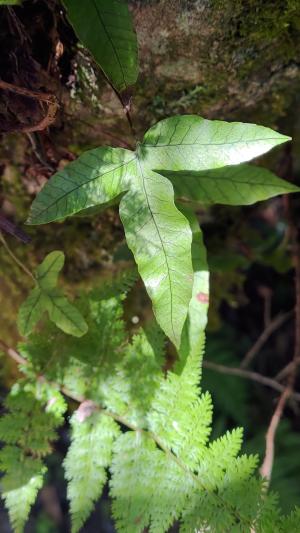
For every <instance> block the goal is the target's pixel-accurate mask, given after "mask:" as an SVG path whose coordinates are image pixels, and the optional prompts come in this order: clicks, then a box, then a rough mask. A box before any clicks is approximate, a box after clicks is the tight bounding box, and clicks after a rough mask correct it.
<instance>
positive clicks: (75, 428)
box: [0, 235, 299, 533]
mask: <svg viewBox="0 0 300 533" xmlns="http://www.w3.org/2000/svg"><path fill="white" fill-rule="evenodd" d="M197 237H198V238H199V235H198V236H197ZM200 259H201V258H199V263H198V265H200V264H201V265H202V271H201V269H200V266H199V267H198V269H199V270H198V274H199V277H198V283H199V285H198V288H201V287H202V288H203V283H206V284H207V275H206V274H207V273H206V272H205V271H204V270H203V269H204V258H203V257H202V259H201V260H200ZM134 279H135V274H134V273H129V274H128V275H125V276H123V277H122V278H121V279H120V280H116V284H115V285H116V286H115V287H113V286H111V287H110V286H108V285H107V286H106V287H104V288H102V289H101V288H100V289H94V290H92V291H91V292H90V293H88V294H86V293H84V294H82V296H81V298H80V299H79V300H78V301H77V302H76V305H77V308H78V312H80V313H81V314H82V315H83V316H84V319H85V321H86V324H87V325H88V328H89V329H88V332H87V333H86V335H84V336H82V337H80V338H77V337H74V336H71V335H68V334H66V333H65V332H63V331H62V330H60V329H58V328H57V327H56V326H55V325H54V324H53V323H52V322H50V321H45V322H44V323H43V325H42V326H41V328H40V330H39V331H38V332H35V333H32V334H31V335H30V336H29V338H28V340H27V341H26V342H23V343H21V344H20V346H19V351H20V355H21V356H22V357H23V361H24V362H23V364H22V365H21V367H20V369H21V370H22V372H23V374H24V377H23V378H22V379H21V380H19V382H18V383H17V384H16V385H15V386H14V387H13V388H12V391H11V392H10V394H9V396H8V398H7V401H6V410H7V413H6V414H4V416H3V417H2V419H1V422H0V437H1V440H2V441H3V442H4V446H3V448H2V450H1V452H0V464H1V470H2V472H3V474H4V475H3V478H2V492H3V498H4V501H5V505H6V507H7V509H8V512H9V515H10V519H11V524H12V527H13V529H14V531H15V532H16V533H21V532H22V531H23V528H24V524H25V522H26V519H27V518H28V515H29V512H30V508H31V506H32V504H33V503H34V501H35V499H36V496H37V493H38V490H39V489H40V488H41V486H42V484H43V479H44V475H45V471H46V467H45V464H44V463H43V458H44V457H45V456H46V455H48V454H49V453H51V443H52V442H53V441H55V439H56V438H57V435H56V430H57V428H58V427H59V426H60V425H61V424H63V422H64V418H63V414H64V412H65V410H66V403H65V401H64V399H63V396H66V397H70V398H72V399H73V400H77V401H78V402H79V406H78V408H77V409H76V410H75V411H74V412H73V414H72V416H71V419H70V425H71V443H70V447H69V450H68V453H67V455H66V458H65V460H64V470H65V477H66V480H67V483H68V489H67V494H68V499H69V502H70V514H71V522H72V531H73V532H74V533H75V532H77V531H79V530H80V529H81V527H82V526H83V525H84V523H85V521H86V519H87V518H88V516H89V515H90V513H91V512H92V510H93V507H94V504H95V502H96V501H97V500H98V498H100V496H101V493H102V490H103V487H104V486H105V484H106V483H107V482H108V483H109V491H110V496H111V499H112V515H113V518H114V521H115V525H116V529H117V531H120V532H126V533H128V532H129V533H131V532H132V533H133V532H136V533H138V532H142V531H144V530H145V528H147V527H149V530H150V531H151V532H157V533H162V532H165V531H168V530H169V528H170V527H171V526H172V524H174V523H175V522H176V523H178V524H179V527H180V531H182V532H194V531H211V532H220V533H221V532H222V533H223V532H227V531H228V532H232V531H236V532H243V533H244V532H250V531H256V532H264V533H265V532H270V533H271V532H274V531H278V532H289V533H290V532H293V531H295V532H296V531H297V524H298V523H299V511H298V510H296V511H295V512H294V513H292V514H291V515H290V516H288V517H282V516H281V515H280V512H279V509H278V506H277V499H276V496H275V495H272V494H268V495H267V494H266V491H265V490H264V482H263V480H261V479H259V478H258V477H257V476H256V475H255V470H256V466H257V457H255V456H253V455H250V456H246V455H239V453H240V449H241V444H242V430H241V429H239V428H238V429H236V430H233V431H231V432H227V433H226V434H225V435H224V436H223V437H222V438H219V439H217V440H215V441H213V442H210V440H209V435H210V431H211V422H212V402H211V397H210V395H209V393H208V392H202V391H201V389H200V387H199V380H200V375H201V361H202V355H203V349H204V333H203V329H201V330H199V328H198V331H196V329H195V328H194V329H193V317H194V315H193V314H192V313H191V314H190V320H189V328H188V331H187V335H186V340H185V343H183V346H182V351H181V359H180V360H179V361H178V363H177V364H176V365H175V371H169V372H167V373H165V372H164V370H163V369H164V367H165V339H164V336H163V334H162V332H161V330H159V329H158V328H157V326H154V325H153V326H151V327H149V328H146V329H139V330H137V331H136V332H135V333H134V334H131V335H129V333H127V331H126V327H125V322H124V319H123V308H122V307H123V300H124V297H125V292H126V291H127V290H128V288H129V287H130V285H131V284H132V283H133V282H134ZM203 306H204V307H203V309H205V304H203ZM204 314H205V312H204ZM198 319H199V317H197V316H196V317H195V320H198ZM187 345H189V351H188V354H186V351H185V348H186V346H187Z"/></svg>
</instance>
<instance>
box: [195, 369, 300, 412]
mask: <svg viewBox="0 0 300 533" xmlns="http://www.w3.org/2000/svg"><path fill="white" fill-rule="evenodd" d="M203 366H204V368H209V369H210V370H215V371H216V372H220V373H221V374H228V375H230V376H237V377H239V378H244V379H249V380H250V381H255V382H256V383H259V384H260V385H265V386H266V387H270V388H271V389H274V390H276V391H278V392H281V393H283V392H284V391H285V389H286V387H285V386H284V385H281V384H280V383H278V381H276V380H275V379H272V378H269V377H268V376H263V375H262V374H259V373H258V372H253V371H251V370H244V369H242V368H236V367H231V366H225V365H219V364H217V363H213V362H212V361H207V360H206V361H203ZM290 396H291V397H292V398H293V399H294V400H297V401H298V402H299V401H300V393H297V392H292V393H291V394H290Z"/></svg>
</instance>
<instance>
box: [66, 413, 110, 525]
mask: <svg viewBox="0 0 300 533" xmlns="http://www.w3.org/2000/svg"><path fill="white" fill-rule="evenodd" d="M91 410H93V408H92V407H91ZM71 425H72V443H71V446H70V448H69V451H68V453H67V456H66V459H65V461H64V467H65V472H66V479H67V480H68V481H69V483H68V499H69V500H70V510H71V517H72V531H73V533H76V532H77V531H79V529H80V528H81V527H82V525H83V524H84V522H85V520H86V519H87V518H88V516H89V515H90V513H91V511H92V509H93V507H94V504H95V502H96V501H97V499H98V498H99V497H100V495H101V493H102V489H103V486H104V484H105V483H106V479H107V474H106V468H107V467H108V466H109V465H110V462H111V453H112V445H113V441H114V439H115V438H116V437H117V436H118V434H119V427H118V425H117V424H116V422H114V420H112V419H111V418H109V417H108V416H105V415H103V414H101V413H99V412H92V414H90V411H89V406H88V405H86V406H84V404H82V405H81V406H80V407H79V409H78V410H77V411H76V412H75V413H74V415H73V416H72V419H71Z"/></svg>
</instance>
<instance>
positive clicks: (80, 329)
mask: <svg viewBox="0 0 300 533" xmlns="http://www.w3.org/2000/svg"><path fill="white" fill-rule="evenodd" d="M45 308H46V309H47V311H48V314H49V318H50V320H51V321H52V322H54V324H56V326H57V327H58V328H60V329H62V331H64V332H65V333H68V335H74V337H82V335H84V334H85V333H86V332H87V330H88V327H87V324H86V322H85V320H84V319H83V317H82V315H81V313H79V311H78V309H76V307H74V305H71V304H70V302H69V301H68V300H67V298H65V296H64V295H63V294H62V293H61V292H60V291H59V290H58V289H54V290H52V291H51V292H49V293H48V294H47V299H46V300H45Z"/></svg>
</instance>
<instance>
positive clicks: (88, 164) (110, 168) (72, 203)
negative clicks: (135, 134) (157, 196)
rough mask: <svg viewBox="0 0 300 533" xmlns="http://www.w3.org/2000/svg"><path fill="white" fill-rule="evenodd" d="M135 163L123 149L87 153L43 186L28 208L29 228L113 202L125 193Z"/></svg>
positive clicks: (89, 151) (127, 151) (130, 155)
mask: <svg viewBox="0 0 300 533" xmlns="http://www.w3.org/2000/svg"><path fill="white" fill-rule="evenodd" d="M134 159H135V156H134V154H133V153H132V152H130V151H129V150H124V149H123V148H96V149H94V150H88V151H87V152H85V153H84V154H82V155H81V156H80V157H79V158H78V159H76V161H72V163H70V164H69V165H67V166H66V167H65V168H64V169H63V170H60V171H59V172H56V174H54V176H52V178H51V179H50V180H49V181H48V182H47V183H46V185H45V186H44V188H43V189H42V190H41V192H40V193H39V194H38V196H37V197H36V199H35V200H34V202H33V204H32V206H31V210H30V215H29V218H28V221H27V222H28V224H45V223H46V222H51V221H53V220H61V219H63V218H65V217H67V216H70V215H74V214H75V213H78V212H80V211H83V210H85V209H87V208H90V207H93V206H97V205H99V204H103V203H106V202H110V201H112V200H113V199H115V198H116V197H117V196H119V195H120V194H121V193H122V192H124V191H126V182H125V176H126V173H127V171H128V168H129V166H130V163H131V161H132V160H134Z"/></svg>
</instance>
